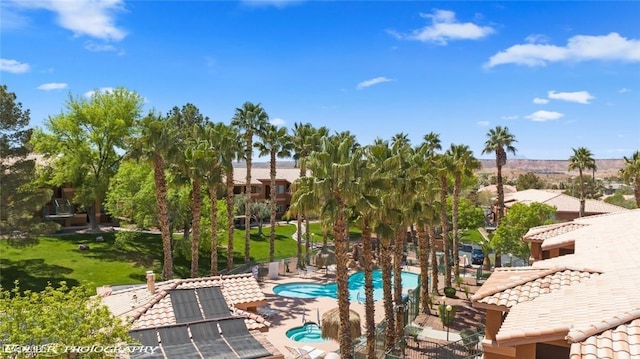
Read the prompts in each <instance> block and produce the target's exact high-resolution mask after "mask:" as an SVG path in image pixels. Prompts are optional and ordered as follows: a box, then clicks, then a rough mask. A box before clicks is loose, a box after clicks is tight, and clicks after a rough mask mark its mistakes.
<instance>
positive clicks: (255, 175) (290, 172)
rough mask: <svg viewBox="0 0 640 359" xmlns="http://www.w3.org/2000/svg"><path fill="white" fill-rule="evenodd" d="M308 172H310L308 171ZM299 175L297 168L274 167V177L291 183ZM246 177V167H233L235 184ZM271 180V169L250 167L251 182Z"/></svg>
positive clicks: (259, 182)
mask: <svg viewBox="0 0 640 359" xmlns="http://www.w3.org/2000/svg"><path fill="white" fill-rule="evenodd" d="M308 173H309V174H310V173H311V172H308ZM299 177H300V169H299V168H276V179H277V180H286V181H287V182H289V183H293V182H294V181H295V180H297V179H298V178H299ZM246 179H247V169H246V168H245V167H234V168H233V183H235V184H236V185H243V184H245V182H246ZM270 180H271V170H270V169H269V168H252V169H251V184H261V183H262V181H270Z"/></svg>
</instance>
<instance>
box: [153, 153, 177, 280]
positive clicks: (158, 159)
mask: <svg viewBox="0 0 640 359" xmlns="http://www.w3.org/2000/svg"><path fill="white" fill-rule="evenodd" d="M153 180H154V183H155V185H156V206H157V207H158V222H160V223H159V224H160V233H161V236H162V253H163V261H164V263H163V266H162V274H163V279H165V280H171V279H173V255H172V252H171V232H170V230H169V210H168V207H167V182H166V179H165V177H164V158H162V156H161V155H160V154H158V153H154V154H153Z"/></svg>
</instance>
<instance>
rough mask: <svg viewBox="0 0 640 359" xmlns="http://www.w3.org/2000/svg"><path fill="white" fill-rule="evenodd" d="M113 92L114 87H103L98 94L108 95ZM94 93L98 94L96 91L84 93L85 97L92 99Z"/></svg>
mask: <svg viewBox="0 0 640 359" xmlns="http://www.w3.org/2000/svg"><path fill="white" fill-rule="evenodd" d="M111 91H113V87H102V88H100V89H99V90H98V92H100V93H108V92H111ZM94 93H96V91H95V90H91V91H87V92H85V93H84V97H86V98H91V96H93V94H94Z"/></svg>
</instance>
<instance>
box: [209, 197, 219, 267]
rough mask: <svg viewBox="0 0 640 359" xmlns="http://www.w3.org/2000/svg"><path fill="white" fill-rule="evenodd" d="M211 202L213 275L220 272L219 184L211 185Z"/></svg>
mask: <svg viewBox="0 0 640 359" xmlns="http://www.w3.org/2000/svg"><path fill="white" fill-rule="evenodd" d="M209 202H210V203H211V213H210V218H211V275H216V274H218V186H216V185H212V186H209Z"/></svg>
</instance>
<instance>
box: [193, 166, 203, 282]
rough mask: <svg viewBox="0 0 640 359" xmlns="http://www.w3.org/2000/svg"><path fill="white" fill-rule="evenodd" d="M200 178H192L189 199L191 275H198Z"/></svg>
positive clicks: (195, 276) (200, 209)
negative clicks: (191, 203)
mask: <svg viewBox="0 0 640 359" xmlns="http://www.w3.org/2000/svg"><path fill="white" fill-rule="evenodd" d="M201 190H202V189H201V185H200V179H198V178H196V179H194V180H193V188H192V189H191V200H192V202H193V207H192V208H193V212H192V213H193V217H192V228H193V238H192V239H191V277H192V278H197V277H199V273H198V259H199V258H198V257H199V256H200V248H199V246H200V214H201V212H202V191H201Z"/></svg>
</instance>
